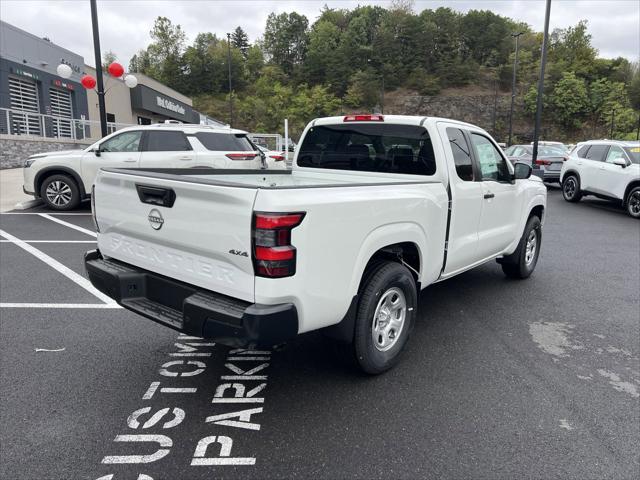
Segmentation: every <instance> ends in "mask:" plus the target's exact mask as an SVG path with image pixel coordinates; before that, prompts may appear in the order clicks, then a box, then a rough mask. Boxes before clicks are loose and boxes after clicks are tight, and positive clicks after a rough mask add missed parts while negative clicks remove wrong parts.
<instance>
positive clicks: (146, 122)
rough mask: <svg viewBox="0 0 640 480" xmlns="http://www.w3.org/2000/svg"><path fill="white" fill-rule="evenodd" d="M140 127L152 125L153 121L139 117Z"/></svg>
mask: <svg viewBox="0 0 640 480" xmlns="http://www.w3.org/2000/svg"><path fill="white" fill-rule="evenodd" d="M138 125H151V119H150V118H147V117H140V116H138Z"/></svg>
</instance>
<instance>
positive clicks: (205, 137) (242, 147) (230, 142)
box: [196, 132, 253, 152]
mask: <svg viewBox="0 0 640 480" xmlns="http://www.w3.org/2000/svg"><path fill="white" fill-rule="evenodd" d="M196 138H197V139H198V140H200V143H202V145H204V148H206V149H207V150H211V151H214V152H250V151H252V150H253V145H252V144H251V141H249V139H248V138H247V136H246V135H245V134H244V133H235V134H234V133H217V132H198V133H196Z"/></svg>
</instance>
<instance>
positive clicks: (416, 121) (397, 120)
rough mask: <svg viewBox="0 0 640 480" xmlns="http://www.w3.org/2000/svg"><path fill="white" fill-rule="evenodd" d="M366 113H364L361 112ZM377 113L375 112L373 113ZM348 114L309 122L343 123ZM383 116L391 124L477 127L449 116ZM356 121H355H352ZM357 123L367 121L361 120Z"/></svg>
mask: <svg viewBox="0 0 640 480" xmlns="http://www.w3.org/2000/svg"><path fill="white" fill-rule="evenodd" d="M363 115H366V114H363ZM374 115H377V114H374ZM346 116H348V115H340V116H335V117H322V118H316V119H315V120H313V121H312V122H311V123H312V125H335V124H336V123H344V119H345V117H346ZM380 116H382V117H383V119H384V120H383V121H384V123H391V124H396V125H398V124H400V125H427V124H435V123H437V122H439V121H446V122H450V123H457V124H459V125H463V126H465V127H473V128H479V127H478V126H477V125H472V124H470V123H466V122H461V121H459V120H453V119H451V118H442V117H427V116H424V115H385V114H380ZM354 123H356V122H354ZM359 123H369V122H368V121H363V122H359Z"/></svg>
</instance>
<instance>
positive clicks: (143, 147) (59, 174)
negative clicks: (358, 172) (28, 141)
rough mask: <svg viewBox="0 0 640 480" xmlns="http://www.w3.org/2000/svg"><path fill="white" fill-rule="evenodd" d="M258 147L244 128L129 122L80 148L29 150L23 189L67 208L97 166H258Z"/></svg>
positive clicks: (85, 193) (81, 195)
mask: <svg viewBox="0 0 640 480" xmlns="http://www.w3.org/2000/svg"><path fill="white" fill-rule="evenodd" d="M264 165H265V164H263V161H262V158H261V154H260V152H258V151H256V150H255V147H254V145H253V144H252V143H251V141H250V140H249V139H248V138H247V132H244V131H242V130H234V129H230V128H224V127H222V128H216V127H212V126H207V125H190V124H180V123H173V122H172V123H166V124H157V125H148V126H147V125H145V126H135V127H128V128H124V129H122V130H118V131H117V132H115V133H112V134H111V135H108V136H106V137H104V138H103V139H102V140H99V141H97V142H96V143H94V144H93V145H91V146H89V147H87V148H85V149H84V150H68V151H64V152H48V153H39V154H37V155H31V156H30V157H29V158H28V160H27V161H26V162H25V163H24V169H23V171H24V186H23V190H24V192H25V193H26V194H28V195H33V196H34V197H36V198H41V199H42V200H43V201H44V203H45V204H46V205H47V206H48V207H50V208H52V209H54V210H71V209H73V208H75V207H77V206H78V204H79V203H80V201H82V200H84V199H86V198H88V197H89V196H90V194H91V186H92V185H93V181H94V179H95V177H96V173H97V172H98V170H99V169H100V168H101V167H122V168H145V169H148V168H223V169H229V168H231V169H235V168H238V169H259V168H262V167H263V166H264Z"/></svg>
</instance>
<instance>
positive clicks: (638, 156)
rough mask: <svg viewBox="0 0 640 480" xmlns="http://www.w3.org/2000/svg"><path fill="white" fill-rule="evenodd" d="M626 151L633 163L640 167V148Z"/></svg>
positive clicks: (627, 148)
mask: <svg viewBox="0 0 640 480" xmlns="http://www.w3.org/2000/svg"><path fill="white" fill-rule="evenodd" d="M625 151H626V152H627V153H628V154H629V158H630V159H631V163H635V164H636V165H640V147H625Z"/></svg>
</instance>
